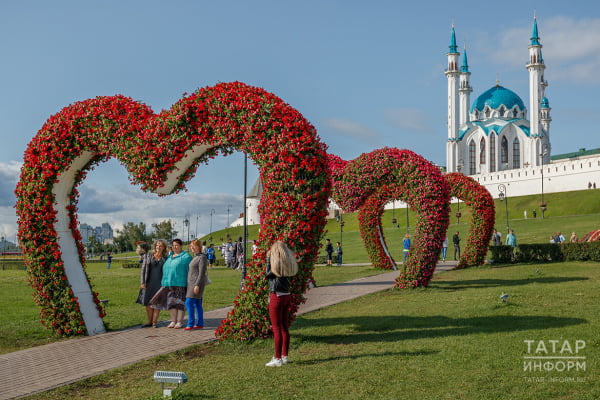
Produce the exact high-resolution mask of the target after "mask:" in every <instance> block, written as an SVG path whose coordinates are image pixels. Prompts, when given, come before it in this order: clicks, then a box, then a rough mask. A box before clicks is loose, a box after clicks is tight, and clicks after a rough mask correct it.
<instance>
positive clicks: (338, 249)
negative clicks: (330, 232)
mask: <svg viewBox="0 0 600 400" xmlns="http://www.w3.org/2000/svg"><path fill="white" fill-rule="evenodd" d="M335 244H336V247H335V251H336V253H337V265H339V266H341V265H342V254H344V252H343V251H342V244H341V243H340V242H336V243H335Z"/></svg>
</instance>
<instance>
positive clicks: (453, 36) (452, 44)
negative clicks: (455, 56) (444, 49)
mask: <svg viewBox="0 0 600 400" xmlns="http://www.w3.org/2000/svg"><path fill="white" fill-rule="evenodd" d="M448 47H449V48H450V53H456V51H457V48H458V46H456V34H455V33H454V22H453V23H452V30H451V33H450V46H448Z"/></svg>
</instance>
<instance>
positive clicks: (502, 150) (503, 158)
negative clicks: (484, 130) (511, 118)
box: [500, 136, 508, 164]
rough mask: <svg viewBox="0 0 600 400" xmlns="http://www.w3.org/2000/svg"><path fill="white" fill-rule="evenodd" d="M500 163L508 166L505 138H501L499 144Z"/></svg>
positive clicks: (506, 141)
mask: <svg viewBox="0 0 600 400" xmlns="http://www.w3.org/2000/svg"><path fill="white" fill-rule="evenodd" d="M500 163H502V164H508V140H506V137H505V136H502V143H501V144H500Z"/></svg>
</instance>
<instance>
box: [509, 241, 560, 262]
mask: <svg viewBox="0 0 600 400" xmlns="http://www.w3.org/2000/svg"><path fill="white" fill-rule="evenodd" d="M562 247H563V246H561V245H558V244H554V243H542V244H522V245H519V246H517V251H516V252H515V253H516V254H515V258H516V260H517V261H518V262H523V263H536V262H538V263H539V262H542V263H545V262H551V261H564V259H565V257H564V255H563V253H562Z"/></svg>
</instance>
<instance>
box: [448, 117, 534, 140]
mask: <svg viewBox="0 0 600 400" xmlns="http://www.w3.org/2000/svg"><path fill="white" fill-rule="evenodd" d="M510 125H514V126H516V127H517V128H519V129H520V130H521V131H523V133H524V134H525V135H526V136H529V135H530V131H529V124H528V123H527V122H526V121H525V120H523V119H519V118H515V119H510V120H505V119H498V118H490V119H487V120H485V121H471V122H469V123H468V124H467V125H466V126H465V127H464V128H463V129H461V130H460V132H459V133H458V139H459V140H462V139H463V138H464V136H465V135H466V134H467V132H469V131H471V130H472V129H474V128H480V129H481V130H482V131H483V133H484V134H485V135H486V136H489V135H490V133H491V132H492V131H494V132H496V134H497V135H500V134H501V133H502V131H503V130H504V128H506V127H507V126H510Z"/></svg>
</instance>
